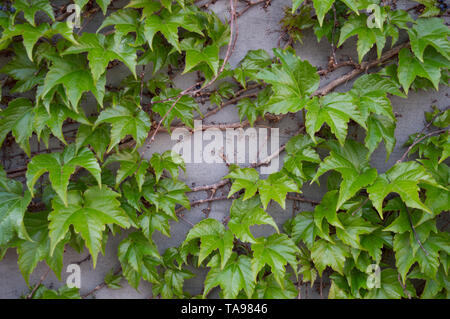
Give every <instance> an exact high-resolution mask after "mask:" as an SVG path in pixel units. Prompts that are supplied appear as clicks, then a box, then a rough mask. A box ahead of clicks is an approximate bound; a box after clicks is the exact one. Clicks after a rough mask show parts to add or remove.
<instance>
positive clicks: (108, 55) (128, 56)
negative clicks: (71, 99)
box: [62, 33, 137, 82]
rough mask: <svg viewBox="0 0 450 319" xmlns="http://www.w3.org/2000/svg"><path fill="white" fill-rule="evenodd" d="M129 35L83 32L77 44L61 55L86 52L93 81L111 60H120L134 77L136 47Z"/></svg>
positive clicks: (96, 79) (103, 71) (101, 73)
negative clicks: (133, 45)
mask: <svg viewBox="0 0 450 319" xmlns="http://www.w3.org/2000/svg"><path fill="white" fill-rule="evenodd" d="M131 45H132V39H131V37H121V36H120V35H118V34H110V35H108V36H106V37H105V36H104V35H103V34H95V33H83V35H82V36H81V37H80V38H79V39H78V44H74V45H72V46H71V47H69V48H67V49H66V50H65V51H64V52H63V53H62V55H63V56H64V55H67V54H70V55H72V54H80V53H82V52H88V60H89V67H90V69H91V71H92V76H93V79H94V82H97V81H98V80H99V79H100V77H101V76H102V75H103V74H104V73H105V71H106V68H107V66H108V64H109V63H110V62H111V61H114V60H119V61H122V62H123V63H124V64H125V65H126V66H127V67H128V68H129V69H130V71H131V73H132V74H133V75H134V77H135V78H136V59H137V58H136V48H133V47H132V46H131Z"/></svg>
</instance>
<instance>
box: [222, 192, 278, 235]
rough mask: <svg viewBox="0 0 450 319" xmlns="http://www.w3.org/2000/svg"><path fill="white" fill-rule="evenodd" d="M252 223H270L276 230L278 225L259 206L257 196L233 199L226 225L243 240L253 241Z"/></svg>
mask: <svg viewBox="0 0 450 319" xmlns="http://www.w3.org/2000/svg"><path fill="white" fill-rule="evenodd" d="M253 225H271V226H273V227H274V228H275V229H276V231H277V232H279V230H278V226H277V224H276V223H275V221H274V220H273V218H272V216H270V215H269V214H267V213H266V212H265V211H264V210H263V209H262V208H261V202H260V200H259V198H258V197H253V198H251V199H249V200H246V201H243V200H242V199H241V198H239V199H236V200H235V201H233V204H232V205H231V208H230V220H229V222H228V227H229V228H230V230H231V231H232V232H233V233H234V234H235V235H236V237H237V238H239V239H240V240H242V241H243V242H249V243H255V242H256V239H255V237H254V236H253V234H252V233H251V232H250V227H251V226H253Z"/></svg>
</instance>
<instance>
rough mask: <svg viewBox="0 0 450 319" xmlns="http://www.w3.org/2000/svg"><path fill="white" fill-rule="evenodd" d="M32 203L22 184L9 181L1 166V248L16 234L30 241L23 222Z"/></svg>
mask: <svg viewBox="0 0 450 319" xmlns="http://www.w3.org/2000/svg"><path fill="white" fill-rule="evenodd" d="M30 202H31V195H30V192H28V191H25V192H24V191H23V186H22V183H20V182H18V181H15V180H12V179H8V178H7V177H6V173H5V171H4V170H3V167H1V166H0V246H3V245H6V244H7V243H8V242H9V241H10V240H11V239H12V238H13V237H14V236H15V235H16V234H17V235H18V236H19V238H21V239H28V240H29V239H30V237H29V235H28V233H27V230H26V228H25V224H24V222H23V219H24V214H25V212H26V210H27V207H28V205H29V204H30Z"/></svg>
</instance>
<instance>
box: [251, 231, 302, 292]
mask: <svg viewBox="0 0 450 319" xmlns="http://www.w3.org/2000/svg"><path fill="white" fill-rule="evenodd" d="M252 251H253V259H252V270H253V278H254V279H256V277H257V276H258V273H259V271H260V270H261V269H262V268H263V267H264V265H266V264H267V265H269V266H270V268H271V270H272V273H273V275H274V276H275V280H276V281H277V282H278V284H279V285H280V286H281V287H282V288H284V275H285V273H286V269H285V266H286V265H287V264H289V265H291V267H292V268H293V269H297V258H296V255H297V253H298V252H299V249H298V247H297V246H296V245H295V244H294V242H293V241H292V240H291V239H290V238H289V237H288V236H287V235H286V234H273V235H270V236H269V237H260V238H258V239H257V240H256V243H254V244H253V245H252Z"/></svg>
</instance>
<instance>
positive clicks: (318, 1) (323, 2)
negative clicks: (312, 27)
mask: <svg viewBox="0 0 450 319" xmlns="http://www.w3.org/2000/svg"><path fill="white" fill-rule="evenodd" d="M333 3H334V0H313V4H314V9H315V10H316V14H317V19H318V20H319V24H320V26H322V24H323V18H324V17H325V14H326V13H327V12H328V11H329V10H330V9H331V7H332V6H333Z"/></svg>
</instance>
